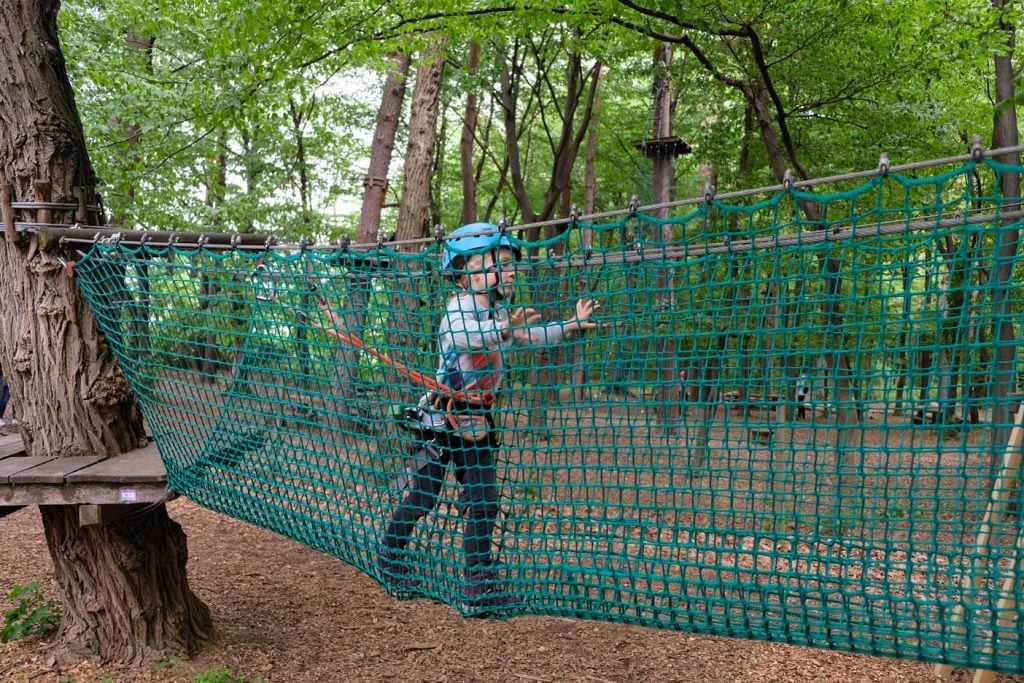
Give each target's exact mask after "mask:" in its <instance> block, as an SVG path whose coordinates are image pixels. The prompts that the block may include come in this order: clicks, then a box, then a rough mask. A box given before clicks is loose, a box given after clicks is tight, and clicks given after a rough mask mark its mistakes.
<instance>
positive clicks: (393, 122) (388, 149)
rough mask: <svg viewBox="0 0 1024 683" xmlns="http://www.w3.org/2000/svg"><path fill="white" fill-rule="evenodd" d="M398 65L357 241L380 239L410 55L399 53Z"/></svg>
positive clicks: (387, 85)
mask: <svg viewBox="0 0 1024 683" xmlns="http://www.w3.org/2000/svg"><path fill="white" fill-rule="evenodd" d="M392 60H393V62H394V66H393V68H392V69H391V71H389V72H388V77H387V80H386V81H385V82H384V93H383V95H381V99H380V108H379V109H378V110H377V124H376V127H375V128H374V131H373V145H371V146H370V166H369V168H368V169H367V171H366V178H364V179H363V205H362V210H360V212H359V225H358V226H357V227H356V242H358V243H361V244H367V243H370V242H373V241H374V240H376V239H377V232H378V231H379V230H380V215H381V212H382V211H383V210H384V197H385V195H386V194H387V190H388V169H389V168H390V167H391V155H392V153H393V152H394V150H395V135H396V134H397V133H398V117H399V116H401V114H402V102H403V101H404V100H405V84H406V77H407V75H408V74H409V61H410V58H409V54H408V53H405V52H396V53H395V54H394V55H393V57H392Z"/></svg>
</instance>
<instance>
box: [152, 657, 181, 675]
mask: <svg viewBox="0 0 1024 683" xmlns="http://www.w3.org/2000/svg"><path fill="white" fill-rule="evenodd" d="M180 661H181V657H179V656H177V655H171V656H170V657H168V658H167V659H161V660H160V661H159V662H157V663H156V664H154V665H153V670H154V671H157V672H160V671H166V670H167V669H169V668H171V667H172V666H174V665H175V664H177V663H178V662H180Z"/></svg>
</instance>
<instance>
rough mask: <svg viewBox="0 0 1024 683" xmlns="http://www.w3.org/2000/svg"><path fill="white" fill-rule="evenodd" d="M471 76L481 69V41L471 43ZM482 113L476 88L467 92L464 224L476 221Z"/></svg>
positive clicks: (463, 146) (461, 141) (461, 146)
mask: <svg viewBox="0 0 1024 683" xmlns="http://www.w3.org/2000/svg"><path fill="white" fill-rule="evenodd" d="M467 70H468V71H469V74H470V76H474V77H475V76H476V75H477V73H478V72H479V71H480V43H478V42H476V41H474V42H472V43H470V45H469V64H468V66H467ZM479 114H480V103H479V101H478V98H477V94H476V90H470V91H469V92H468V93H466V114H465V117H464V118H463V120H462V137H461V138H460V139H459V163H460V168H461V169H462V224H463V225H468V224H470V223H475V222H476V217H477V210H476V175H475V174H474V173H473V150H474V149H475V148H476V122H477V118H478V117H479Z"/></svg>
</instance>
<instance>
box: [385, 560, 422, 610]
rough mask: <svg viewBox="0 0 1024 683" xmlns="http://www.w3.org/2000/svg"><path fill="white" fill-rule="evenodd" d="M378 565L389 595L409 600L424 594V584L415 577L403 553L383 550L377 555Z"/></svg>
mask: <svg viewBox="0 0 1024 683" xmlns="http://www.w3.org/2000/svg"><path fill="white" fill-rule="evenodd" d="M377 564H378V565H379V566H380V578H381V582H382V583H383V584H384V589H385V590H386V591H387V592H388V595H390V596H391V597H393V598H396V599H398V600H409V599H411V598H415V597H418V596H420V595H421V594H422V593H421V590H420V589H421V588H422V583H421V582H420V580H419V579H418V578H417V577H415V576H413V574H412V570H411V568H410V567H409V564H408V563H407V562H406V559H405V557H404V553H402V551H400V550H392V549H390V548H381V549H380V551H379V552H378V553H377Z"/></svg>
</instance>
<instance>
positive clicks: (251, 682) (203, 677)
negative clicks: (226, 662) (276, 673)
mask: <svg viewBox="0 0 1024 683" xmlns="http://www.w3.org/2000/svg"><path fill="white" fill-rule="evenodd" d="M260 681H261V679H259V678H246V677H245V676H241V675H238V674H236V673H235V672H234V671H232V670H231V669H228V668H220V669H207V670H206V671H203V672H202V673H199V674H196V677H195V683H260Z"/></svg>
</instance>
